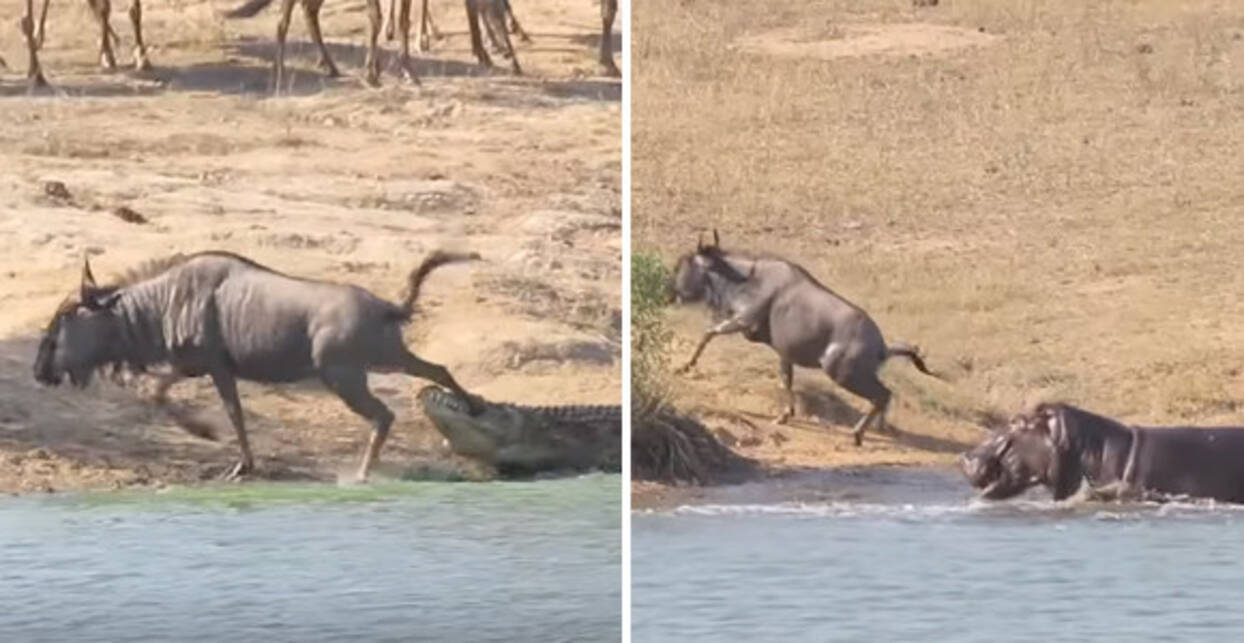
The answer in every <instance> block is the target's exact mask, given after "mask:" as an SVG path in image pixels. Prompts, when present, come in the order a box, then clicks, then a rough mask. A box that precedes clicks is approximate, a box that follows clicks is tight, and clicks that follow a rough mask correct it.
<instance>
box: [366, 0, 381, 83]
mask: <svg viewBox="0 0 1244 643" xmlns="http://www.w3.org/2000/svg"><path fill="white" fill-rule="evenodd" d="M383 17H384V16H383V14H382V13H381V9H380V0H367V25H368V27H367V58H366V59H365V60H364V61H363V67H365V68H366V72H365V75H364V80H365V81H366V82H367V84H368V85H370V86H372V87H379V86H380V52H379V40H380V21H381V19H382V18H383Z"/></svg>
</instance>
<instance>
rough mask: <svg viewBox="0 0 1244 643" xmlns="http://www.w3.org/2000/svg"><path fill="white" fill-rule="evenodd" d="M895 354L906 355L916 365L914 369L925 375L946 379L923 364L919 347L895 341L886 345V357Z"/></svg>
mask: <svg viewBox="0 0 1244 643" xmlns="http://www.w3.org/2000/svg"><path fill="white" fill-rule="evenodd" d="M895 355H899V356H901V357H906V358H907V359H910V360H911V363H912V364H915V365H916V370H918V371H920V372H921V373H924V374H925V375H928V376H930V377H936V378H937V379H939V380H945V379H946V378H945V377H943V376H942V375H940V374H938V373H935V372H933V371H930V370H929V367H927V366H925V365H924V358H923V357H921V356H920V349H919V348H916V347H915V346H912V345H911V344H906V343H904V342H895V343H894V344H891V345H889V346H887V347H886V349H885V356H886V359H889V358H891V357H894V356H895Z"/></svg>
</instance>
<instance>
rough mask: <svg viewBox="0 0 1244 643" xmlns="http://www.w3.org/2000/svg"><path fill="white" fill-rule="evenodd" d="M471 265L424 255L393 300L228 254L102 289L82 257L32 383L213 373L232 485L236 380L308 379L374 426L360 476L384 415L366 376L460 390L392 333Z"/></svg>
mask: <svg viewBox="0 0 1244 643" xmlns="http://www.w3.org/2000/svg"><path fill="white" fill-rule="evenodd" d="M478 258H479V255H477V254H475V253H471V254H451V253H445V252H434V253H432V254H431V255H429V256H428V257H427V258H426V259H424V261H423V262H422V263H421V264H420V265H419V266H418V267H417V268H415V269H414V270H412V271H411V272H410V275H409V277H408V279H407V281H408V284H407V288H408V290H407V292H406V296H405V298H404V299H403V300H402V303H401V304H393V303H390V302H388V301H386V300H384V299H381V298H379V297H377V296H375V295H373V294H372V293H370V292H368V291H367V290H364V289H362V288H359V287H358V286H352V285H342V284H335V283H329V282H324V281H314V280H310V279H300V278H297V277H292V276H289V275H285V274H282V273H279V272H276V271H275V270H272V269H270V268H267V267H265V266H261V265H259V264H258V263H255V262H254V261H251V260H249V259H247V258H245V257H241V256H238V255H235V254H232V253H228V252H218V251H210V252H200V253H196V254H191V255H175V256H173V257H170V258H168V259H164V260H158V261H153V262H148V263H147V264H144V265H143V266H140V267H139V268H137V269H135V270H133V271H131V272H130V273H129V274H127V275H126V276H125V277H123V278H121V279H120V280H119V281H117V282H116V283H114V284H111V285H107V286H99V285H96V283H95V278H94V276H93V275H92V274H91V267H90V262H89V261H86V262H84V263H83V267H82V283H81V286H80V287H79V292H78V294H77V296H76V297H74V296H71V297H69V298H68V299H66V300H65V302H64V303H62V304H61V305H60V306H59V307H58V308H57V309H56V313H55V314H54V315H53V316H52V320H51V322H49V323H48V326H47V329H46V330H45V332H44V335H43V340H42V342H41V343H40V345H39V353H38V356H37V357H36V359H35V364H34V376H35V379H36V380H38V381H39V382H42V383H44V384H47V385H50V386H55V385H57V384H59V383H60V382H61V379H62V378H63V377H64V375H66V374H67V375H68V376H69V379H70V381H71V382H72V383H73V384H74V385H76V386H78V387H85V386H86V385H87V384H88V383H89V382H90V380H91V375H92V373H93V372H94V371H95V370H96V369H99V368H101V367H107V366H112V367H114V368H115V367H117V366H118V365H124V366H125V367H127V368H129V369H130V370H132V371H135V372H142V371H144V370H145V369H146V368H147V367H150V366H156V365H163V364H167V365H169V366H171V367H172V370H173V372H174V374H175V375H176V376H179V377H200V376H203V375H207V376H209V377H211V379H212V383H213V384H214V385H215V387H216V391H217V393H219V394H220V398H221V400H222V401H223V402H224V405H225V410H226V411H228V414H229V420H230V422H231V423H232V424H233V428H234V430H235V431H236V433H237V438H238V448H239V449H240V450H241V459H240V460H239V462H238V463H237V466H235V467H234V468H233V470H232V471H231V472H230V473H229V475H228V477H231V478H235V477H239V476H242V475H245V474H247V473H250V472H251V471H253V470H254V459H253V457H252V456H251V450H250V444H249V442H248V441H247V438H246V427H245V424H244V422H243V417H242V405H241V402H240V401H239V400H238V391H237V380H239V379H242V380H249V381H255V382H272V383H288V382H297V381H302V380H308V379H312V378H318V379H319V380H320V382H322V383H323V384H324V385H325V386H326V387H327V388H328V389H329V390H331V391H332V392H334V393H336V394H337V396H338V397H340V398H341V400H342V401H343V402H345V403H346V405H347V406H349V407H350V409H351V410H352V411H354V412H355V413H357V414H358V415H361V416H363V417H364V418H367V419H368V420H369V421H370V422H371V423H372V434H371V439H370V441H369V442H368V445H367V451H366V453H365V454H364V456H363V461H362V464H361V465H360V467H359V470H358V478H359V479H360V480H365V479H366V478H367V474H368V471H369V470H370V468H371V466H372V463H373V462H374V461H375V460H377V458H378V457H379V453H380V447H381V446H382V445H383V444H384V441H385V438H386V437H387V436H388V433H389V426H390V425H391V424H392V423H393V419H394V418H393V412H392V411H390V410H389V409H388V407H386V406H385V405H384V403H383V402H381V401H380V400H379V399H377V398H376V397H375V396H374V395H372V393H371V391H370V390H368V387H367V374H368V373H369V372H390V373H406V374H407V375H411V376H414V377H420V378H424V379H428V380H431V381H433V382H435V383H437V384H440V385H442V386H444V387H446V388H448V389H450V390H453V391H455V392H462V391H463V389H462V387H461V386H459V385H458V383H457V382H456V381H454V378H453V376H452V375H450V373H449V371H448V370H446V369H445V367H443V366H440V365H438V364H433V363H431V362H426V361H424V360H422V359H420V358H418V357H416V356H415V355H414V354H413V353H411V352H410V351H409V350H408V349H407V348H406V346H405V344H404V343H403V342H402V326H403V325H404V324H405V323H406V322H408V321H410V319H411V316H412V314H413V311H414V306H415V301H416V300H417V299H418V297H419V287H420V285H421V284H422V283H423V279H424V278H425V277H426V276H427V275H428V273H429V272H431V271H432V270H434V269H436V268H437V267H438V266H442V265H445V264H448V263H453V262H458V261H467V260H471V259H478ZM162 386H164V389H165V390H167V386H166V385H163V384H162ZM463 394H464V396H465V395H466V394H465V393H463ZM464 399H467V400H468V401H469V402H470V401H472V400H474V398H472V397H469V396H467V397H464ZM471 403H472V404H474V402H471ZM473 410H477V409H473Z"/></svg>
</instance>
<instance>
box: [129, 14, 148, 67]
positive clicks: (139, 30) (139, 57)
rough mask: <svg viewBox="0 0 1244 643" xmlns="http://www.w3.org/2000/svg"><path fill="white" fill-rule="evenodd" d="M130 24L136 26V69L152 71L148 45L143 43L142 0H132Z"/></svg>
mask: <svg viewBox="0 0 1244 643" xmlns="http://www.w3.org/2000/svg"><path fill="white" fill-rule="evenodd" d="M129 14H130V24H132V25H133V26H134V69H136V70H138V71H151V61H150V60H147V45H145V44H143V4H142V0H130V10H129Z"/></svg>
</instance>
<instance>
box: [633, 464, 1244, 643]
mask: <svg viewBox="0 0 1244 643" xmlns="http://www.w3.org/2000/svg"><path fill="white" fill-rule="evenodd" d="M1045 498H1048V495H1045V494H1037V493H1032V494H1030V495H1029V496H1026V497H1025V498H1023V499H1020V500H1016V501H1010V502H1007V503H986V502H984V501H977V500H974V499H972V498H971V493H970V491H969V488H968V486H967V485H966V484H965V483H964V482H963V480H962V478H960V477H959V476H958V475H957V474H956V473H954V472H950V471H927V470H874V471H854V472H838V473H824V474H816V475H810V476H805V477H801V478H796V479H791V480H785V481H781V482H765V483H757V484H749V485H743V486H739V487H730V488H722V489H717V490H714V491H713V492H712V495H711V496H710V497H709V498H707V499H706V500H705V502H704V503H703V504H696V505H686V506H681V507H677V508H674V509H669V510H654V511H641V512H636V513H634V514H633V515H632V530H633V531H632V533H633V539H632V561H633V562H632V571H631V573H632V581H633V585H632V606H633V607H632V610H633V611H632V624H633V627H632V633H633V640H634V641H635V642H636V643H645V642H653V641H981V642H986V641H988V642H994V641H1053V640H1057V641H1211V640H1212V641H1239V640H1244V508H1242V507H1240V506H1231V505H1223V504H1213V503H1173V504H1166V505H1156V504H1131V505H1121V504H1113V503H1112V504H1104V503H1088V502H1082V501H1080V502H1077V501H1074V500H1072V501H1068V502H1065V503H1053V502H1051V501H1049V500H1046V499H1045Z"/></svg>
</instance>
